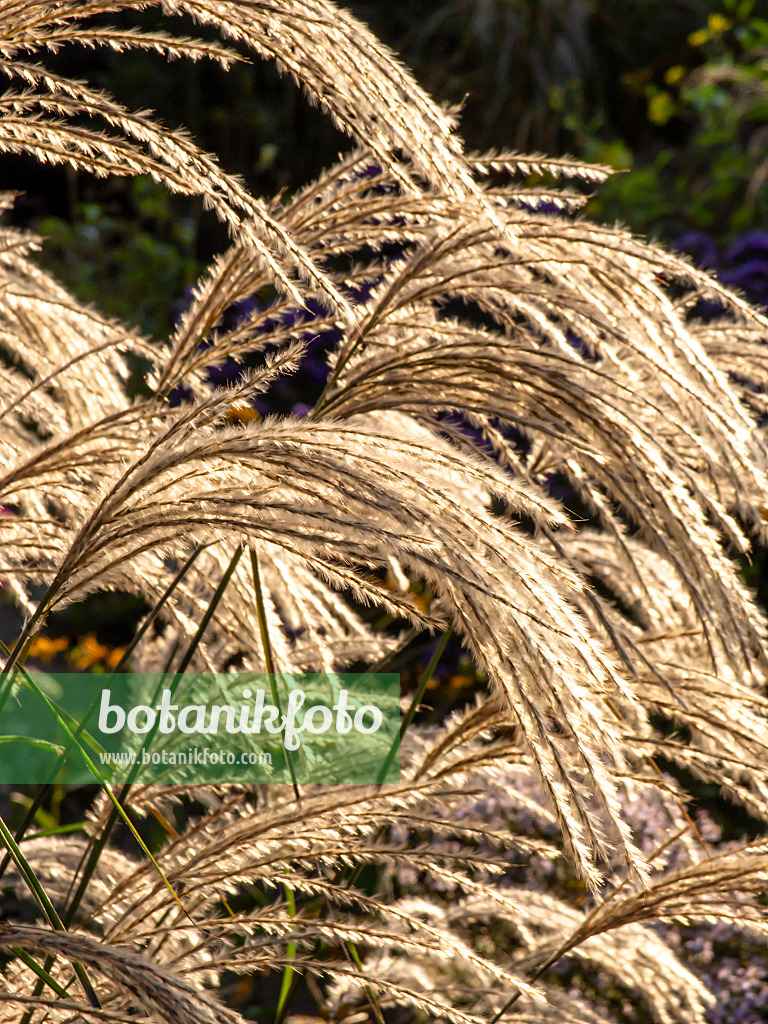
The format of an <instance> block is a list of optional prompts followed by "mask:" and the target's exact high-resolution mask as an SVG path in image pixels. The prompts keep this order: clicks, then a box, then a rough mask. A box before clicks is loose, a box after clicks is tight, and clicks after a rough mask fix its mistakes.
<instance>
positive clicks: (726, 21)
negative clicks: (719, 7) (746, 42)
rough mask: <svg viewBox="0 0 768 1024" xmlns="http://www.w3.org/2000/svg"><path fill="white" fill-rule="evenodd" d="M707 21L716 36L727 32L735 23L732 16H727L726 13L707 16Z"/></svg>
mask: <svg viewBox="0 0 768 1024" xmlns="http://www.w3.org/2000/svg"><path fill="white" fill-rule="evenodd" d="M707 23H708V25H709V27H710V29H711V31H712V35H715V36H719V35H722V33H723V32H727V31H728V29H729V28H730V27H731V26H732V25H733V21H732V20H731V19H730V18H726V17H725V15H724V14H710V16H709V17H708V18H707Z"/></svg>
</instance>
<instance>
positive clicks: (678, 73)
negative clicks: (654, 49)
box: [664, 64, 686, 85]
mask: <svg viewBox="0 0 768 1024" xmlns="http://www.w3.org/2000/svg"><path fill="white" fill-rule="evenodd" d="M685 72H686V69H685V68H684V67H683V65H682V64H675V65H674V67H671V68H668V69H667V71H666V73H665V75H664V81H665V82H666V83H667V85H676V84H677V83H678V82H679V81H680V79H681V78H682V77H683V75H685Z"/></svg>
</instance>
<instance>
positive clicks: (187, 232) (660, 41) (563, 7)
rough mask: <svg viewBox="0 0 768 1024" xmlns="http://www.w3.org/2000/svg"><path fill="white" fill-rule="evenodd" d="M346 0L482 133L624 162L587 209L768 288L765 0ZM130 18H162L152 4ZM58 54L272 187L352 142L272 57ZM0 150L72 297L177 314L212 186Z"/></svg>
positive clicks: (206, 253)
mask: <svg viewBox="0 0 768 1024" xmlns="http://www.w3.org/2000/svg"><path fill="white" fill-rule="evenodd" d="M347 6H348V7H349V8H350V10H351V11H352V12H353V13H354V14H355V15H356V16H358V17H359V18H361V19H362V20H364V21H365V22H367V23H368V24H369V25H370V26H371V28H372V29H373V30H374V32H376V33H377V35H379V37H380V38H382V39H383V40H384V41H385V42H387V43H388V44H389V45H390V46H391V47H392V48H393V49H395V50H396V51H397V52H398V53H399V54H400V56H401V58H402V60H403V61H404V62H405V63H406V64H408V65H409V66H410V67H411V68H412V69H413V70H414V72H415V74H416V77H417V78H418V80H419V81H420V82H421V83H422V85H423V86H424V87H425V88H426V89H427V90H428V91H429V92H430V93H431V94H432V95H433V96H435V97H436V98H437V99H438V100H440V101H443V102H446V103H450V104H452V105H458V106H460V107H461V108H462V109H461V115H460V117H461V121H460V132H461V134H462V135H463V137H464V139H465V141H466V143H467V146H468V148H470V149H474V150H477V149H481V150H482V149H488V148H490V147H492V146H493V147H497V148H513V149H519V150H525V151H530V152H532V151H545V152H547V153H550V154H557V155H562V154H564V153H571V154H573V155H576V156H579V157H585V158H587V159H591V160H595V161H598V162H602V163H609V164H611V165H613V166H614V167H616V168H617V169H620V170H622V171H624V172H625V173H623V174H619V175H616V176H615V178H613V179H612V180H610V181H609V182H608V183H607V184H606V185H605V186H604V187H602V188H601V189H600V193H599V196H596V197H595V198H594V199H593V200H592V203H591V204H590V207H589V209H588V211H587V212H588V214H589V215H591V216H595V217H597V218H600V219H603V220H607V221H614V220H617V221H620V222H622V223H624V224H626V225H627V226H628V227H630V228H631V229H632V230H634V231H638V232H642V233H644V234H650V235H651V236H654V237H657V238H659V239H661V240H663V241H665V242H667V243H668V244H676V243H680V244H681V246H682V248H685V249H687V251H690V252H691V253H692V254H694V255H695V256H696V257H697V258H699V259H700V260H701V261H702V262H703V263H704V264H705V265H708V266H709V267H711V268H712V269H715V270H720V271H721V272H725V273H728V271H731V276H732V280H731V283H733V284H735V285H736V286H740V287H742V288H746V290H747V291H748V292H749V294H750V297H751V298H753V299H756V300H757V301H761V300H762V301H768V295H766V292H767V291H768V234H765V235H764V234H763V232H765V231H766V230H767V229H768V185H767V179H768V0H643V2H639V0H408V3H400V4H393V3H391V2H390V0H354V2H350V3H348V4H347ZM132 17H133V21H134V22H138V23H142V22H144V23H156V12H155V11H150V12H146V13H144V14H142V13H140V12H139V13H136V14H135V15H134V16H132ZM109 20H110V21H114V19H113V18H110V19H109ZM118 21H120V22H121V23H123V24H127V23H130V21H129V17H128V16H126V15H124V14H123V15H121V16H120V17H119V18H118ZM189 30H190V31H191V32H193V33H194V32H196V31H197V30H196V29H194V28H193V27H192V26H191V25H190V26H189ZM57 60H58V61H59V62H60V63H61V64H62V65H63V67H64V68H65V69H66V71H67V73H69V74H76V75H80V76H82V77H87V78H89V79H90V80H91V81H92V82H95V83H96V84H97V85H99V86H101V87H103V88H105V89H107V90H108V91H110V92H111V93H113V94H114V95H116V96H117V97H118V98H119V99H120V100H121V101H122V102H124V103H126V104H127V105H128V106H131V107H133V108H153V109H156V110H157V111H158V113H159V115H160V116H161V118H162V119H163V121H164V122H165V123H166V124H168V125H169V126H176V125H179V124H185V125H187V126H188V128H189V129H190V130H191V132H192V133H193V135H194V136H195V137H196V138H197V139H198V141H199V142H200V143H201V144H202V145H203V146H204V147H205V148H207V149H209V150H212V151H214V152H216V153H217V154H218V155H219V157H220V159H221V162H222V164H223V165H224V166H225V167H226V168H227V169H228V170H230V171H234V172H237V173H239V174H241V175H242V176H243V177H244V178H245V179H246V181H247V182H248V184H249V186H250V187H251V188H252V189H253V190H254V191H256V192H257V193H260V194H262V195H268V196H270V195H273V194H275V193H276V192H279V191H280V190H284V191H286V192H288V193H290V192H291V191H292V190H294V189H296V188H297V187H299V186H300V185H301V184H303V183H305V182H306V181H308V180H310V179H311V178H312V177H314V176H315V175H316V174H317V173H318V171H319V170H321V169H322V167H324V166H327V165H328V164H329V163H331V162H332V161H333V160H334V159H335V157H336V155H337V154H338V152H339V151H340V150H343V149H346V148H348V146H349V142H348V140H346V139H345V138H343V137H342V136H341V135H339V134H338V133H337V132H336V131H335V130H334V128H333V126H332V125H331V123H330V120H329V119H328V118H326V117H322V116H318V115H317V112H316V111H314V110H313V109H312V108H311V107H310V106H309V105H308V104H307V103H306V102H305V101H304V99H303V98H302V97H301V95H300V94H299V92H298V90H297V88H296V87H295V86H294V84H293V83H292V82H291V81H290V80H289V79H286V78H281V77H280V76H279V75H278V74H277V72H276V71H275V69H274V68H273V67H272V66H271V65H267V64H264V63H261V62H256V63H255V64H253V63H246V62H243V63H242V64H239V65H237V66H235V67H234V69H233V70H232V71H230V72H229V73H226V72H224V71H222V70H221V69H219V68H218V67H215V66H213V65H211V64H206V63H204V62H201V63H198V64H193V63H190V62H186V61H175V62H170V63H168V62H165V61H164V60H162V59H161V58H159V57H155V56H153V55H152V54H148V53H143V52H136V53H130V54H115V53H109V52H106V51H105V52H103V53H102V52H98V53H94V52H93V51H90V50H87V49H84V50H81V51H75V50H73V49H68V50H67V51H64V52H62V53H61V54H59V55H58V57H57ZM2 164H3V167H2V170H0V187H5V188H15V189H23V190H24V195H22V196H20V197H19V200H18V202H17V209H16V213H15V215H14V216H15V218H16V221H17V223H21V224H23V225H24V226H28V227H31V228H32V229H34V230H36V231H39V232H40V233H42V234H44V235H45V236H47V238H48V239H49V242H48V244H47V246H46V249H45V252H44V254H43V258H44V260H45V261H46V262H47V263H48V265H49V266H50V267H51V268H52V269H53V270H54V271H55V272H56V273H57V274H58V276H59V277H60V278H61V279H62V280H63V281H64V282H65V283H66V284H67V285H68V286H70V287H71V288H72V289H73V290H74V291H75V292H76V293H77V294H78V296H80V297H81V298H83V299H86V300H88V301H96V302H98V303H99V304H100V305H101V307H102V308H104V309H105V310H107V311H108V312H112V313H115V314H117V315H121V316H123V317H126V318H127V319H129V320H132V321H133V322H135V323H137V324H138V326H140V327H141V328H142V329H143V330H145V331H146V332H147V333H149V334H152V335H155V336H160V335H162V334H164V333H166V332H167V330H168V328H169V326H170V325H171V322H172V320H173V317H174V315H175V314H176V313H177V312H178V310H179V308H180V307H181V304H183V301H184V290H185V288H186V287H187V286H188V285H189V284H191V282H192V281H193V280H194V279H195V276H196V274H197V272H198V271H199V270H200V268H201V267H202V265H203V264H204V263H205V261H207V260H208V259H209V258H210V257H211V255H212V254H213V253H214V252H216V251H218V250H219V249H220V248H221V247H222V246H223V245H224V244H225V241H226V239H225V237H224V233H223V229H221V227H220V226H219V225H217V224H216V223H215V222H214V221H213V218H212V217H210V216H209V215H206V214H205V213H203V211H202V209H201V208H200V205H199V204H194V203H185V202H184V201H183V200H179V199H176V198H173V199H171V198H169V197H168V196H167V195H166V194H165V192H164V190H162V189H161V188H160V187H158V186H156V185H155V184H153V183H152V182H149V181H147V180H139V181H135V182H130V181H126V180H122V179H107V180H106V181H94V180H93V179H91V178H88V176H86V175H81V174H77V173H75V172H72V171H65V170H63V169H49V170H45V169H43V170H41V169H40V168H39V167H37V166H35V165H33V164H32V163H31V161H30V162H27V161H24V160H23V159H21V158H10V157H5V158H4V160H3V161H2ZM748 233H751V234H749V238H748V244H746V247H745V245H744V244H743V240H744V237H745V236H746V235H748ZM680 240H681V242H680ZM738 241H741V242H742V245H741V248H740V247H739V246H738V245H737V246H736V248H735V249H734V245H735V243H737V242H738ZM744 263H749V268H748V272H742V273H741V275H740V274H739V272H738V271H739V269H740V266H741V265H742V264H744ZM731 264H733V265H732V266H731ZM734 272H735V274H734Z"/></svg>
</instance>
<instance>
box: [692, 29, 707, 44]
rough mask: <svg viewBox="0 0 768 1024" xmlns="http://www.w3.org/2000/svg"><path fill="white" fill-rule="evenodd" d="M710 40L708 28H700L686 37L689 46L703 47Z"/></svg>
mask: <svg viewBox="0 0 768 1024" xmlns="http://www.w3.org/2000/svg"><path fill="white" fill-rule="evenodd" d="M711 38H712V33H711V32H710V31H709V29H708V28H700V29H697V30H696V31H695V32H691V34H690V35H689V36H688V42H689V44H690V45H691V46H703V45H704V43H706V42H707V40H708V39H711Z"/></svg>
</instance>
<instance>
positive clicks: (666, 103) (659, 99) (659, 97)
mask: <svg viewBox="0 0 768 1024" xmlns="http://www.w3.org/2000/svg"><path fill="white" fill-rule="evenodd" d="M674 112H675V104H674V103H673V102H672V97H671V96H670V95H669V93H668V92H659V93H656V95H655V96H652V97H651V99H650V100H648V120H649V121H653V123H654V124H666V123H667V121H668V120H669V119H670V117H672V115H673V114H674Z"/></svg>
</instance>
